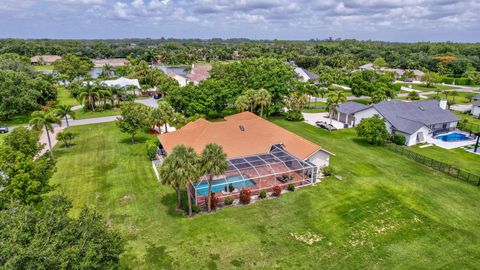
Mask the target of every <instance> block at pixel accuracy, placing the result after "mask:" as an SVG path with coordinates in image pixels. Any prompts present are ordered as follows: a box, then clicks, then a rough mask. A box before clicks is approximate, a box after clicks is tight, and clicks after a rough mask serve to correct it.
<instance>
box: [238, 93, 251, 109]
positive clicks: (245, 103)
mask: <svg viewBox="0 0 480 270" xmlns="http://www.w3.org/2000/svg"><path fill="white" fill-rule="evenodd" d="M249 107H250V102H249V100H248V97H247V96H245V95H241V96H238V97H237V99H236V100H235V108H236V109H237V110H239V111H241V112H244V111H246V110H248V108H249Z"/></svg>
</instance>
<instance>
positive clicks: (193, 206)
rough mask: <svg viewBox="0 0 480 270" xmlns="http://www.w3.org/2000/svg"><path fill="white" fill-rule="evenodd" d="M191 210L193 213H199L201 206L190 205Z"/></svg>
mask: <svg viewBox="0 0 480 270" xmlns="http://www.w3.org/2000/svg"><path fill="white" fill-rule="evenodd" d="M192 211H193V212H194V213H200V212H201V211H202V208H201V207H200V206H198V205H197V204H194V205H192Z"/></svg>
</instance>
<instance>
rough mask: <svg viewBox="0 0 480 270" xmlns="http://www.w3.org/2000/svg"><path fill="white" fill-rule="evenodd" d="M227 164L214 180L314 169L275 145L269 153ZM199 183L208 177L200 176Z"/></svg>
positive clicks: (243, 178)
mask: <svg viewBox="0 0 480 270" xmlns="http://www.w3.org/2000/svg"><path fill="white" fill-rule="evenodd" d="M227 164H228V168H227V170H226V171H225V172H224V173H223V175H221V176H216V177H214V180H218V179H225V178H227V177H231V176H240V177H239V178H238V179H239V180H238V181H244V180H250V179H255V178H260V177H266V176H272V175H277V174H282V173H288V172H292V171H299V170H303V169H305V170H307V169H312V168H314V166H312V165H311V164H309V163H307V162H305V161H303V160H301V159H299V158H297V157H295V156H294V155H292V154H290V153H289V152H288V151H286V150H285V149H284V148H283V147H282V146H281V145H277V144H275V145H273V146H272V148H271V149H270V152H269V153H262V154H258V155H251V156H246V157H239V158H231V159H228V160H227ZM201 181H208V175H204V176H202V177H201V178H200V182H201Z"/></svg>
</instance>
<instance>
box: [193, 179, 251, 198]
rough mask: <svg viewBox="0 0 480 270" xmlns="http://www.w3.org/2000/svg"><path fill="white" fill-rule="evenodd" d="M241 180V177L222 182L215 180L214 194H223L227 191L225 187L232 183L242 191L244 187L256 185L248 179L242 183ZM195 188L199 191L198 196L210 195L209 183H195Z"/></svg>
mask: <svg viewBox="0 0 480 270" xmlns="http://www.w3.org/2000/svg"><path fill="white" fill-rule="evenodd" d="M240 180H242V177H241V176H240V175H235V176H230V177H227V178H225V179H221V180H213V181H212V193H216V192H221V191H222V190H224V189H225V186H227V185H228V184H230V183H232V185H233V187H234V188H237V189H242V188H244V187H251V186H255V185H256V183H255V181H253V180H251V179H248V180H245V181H240ZM236 181H240V182H236ZM233 182H236V183H233ZM193 187H194V188H195V189H196V190H197V194H198V195H201V196H202V195H207V194H208V182H207V181H203V182H198V183H193Z"/></svg>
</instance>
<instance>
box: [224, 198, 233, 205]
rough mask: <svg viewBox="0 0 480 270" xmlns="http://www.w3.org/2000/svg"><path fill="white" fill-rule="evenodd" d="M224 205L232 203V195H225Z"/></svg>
mask: <svg viewBox="0 0 480 270" xmlns="http://www.w3.org/2000/svg"><path fill="white" fill-rule="evenodd" d="M223 202H224V203H225V204H226V205H232V204H233V198H232V197H227V198H225V200H224V201H223Z"/></svg>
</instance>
